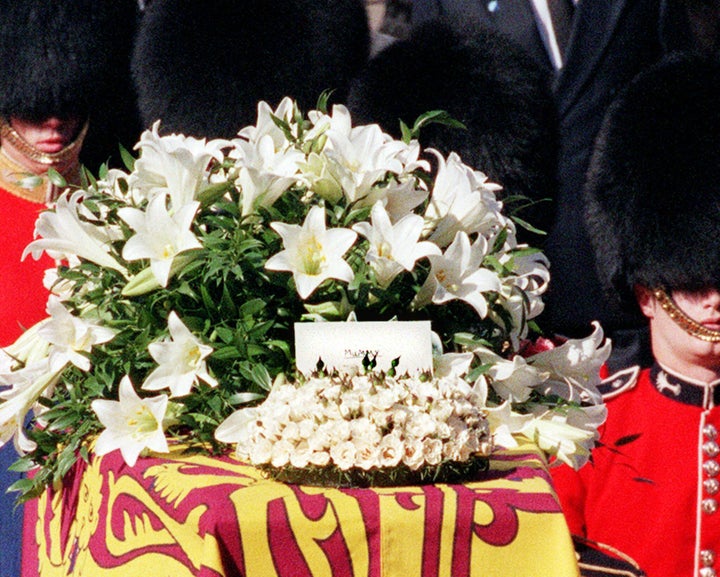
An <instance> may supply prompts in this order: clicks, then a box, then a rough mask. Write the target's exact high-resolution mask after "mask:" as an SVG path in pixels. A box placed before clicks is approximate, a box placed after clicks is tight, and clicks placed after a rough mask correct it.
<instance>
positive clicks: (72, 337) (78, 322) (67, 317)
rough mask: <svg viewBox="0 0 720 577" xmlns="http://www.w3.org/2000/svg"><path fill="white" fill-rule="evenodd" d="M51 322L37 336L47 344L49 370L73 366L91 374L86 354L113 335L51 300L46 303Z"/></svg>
mask: <svg viewBox="0 0 720 577" xmlns="http://www.w3.org/2000/svg"><path fill="white" fill-rule="evenodd" d="M47 312H48V314H49V315H50V318H49V319H48V321H47V322H46V323H44V324H43V325H42V326H40V327H39V328H38V335H39V336H40V337H42V338H43V339H45V340H46V341H47V342H48V343H50V345H51V347H50V354H49V361H50V368H51V370H58V369H60V368H61V367H63V366H65V365H66V364H67V363H72V364H73V365H75V366H76V367H78V368H79V369H81V370H83V371H88V370H90V359H88V358H87V356H86V355H84V354H83V353H89V352H90V351H91V350H92V348H93V347H94V346H95V345H99V344H102V343H106V342H108V341H110V340H112V339H113V337H114V336H115V331H114V330H113V329H110V328H108V327H104V326H102V325H100V324H97V323H94V322H90V321H88V320H86V319H83V318H79V317H76V316H75V315H73V314H71V313H70V311H68V310H67V309H66V308H65V306H64V305H63V304H62V302H61V301H60V300H59V299H58V298H57V297H54V296H50V298H49V299H48V303H47Z"/></svg>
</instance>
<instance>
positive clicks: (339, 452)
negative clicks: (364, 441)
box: [330, 441, 355, 470]
mask: <svg viewBox="0 0 720 577" xmlns="http://www.w3.org/2000/svg"><path fill="white" fill-rule="evenodd" d="M330 458H331V459H332V460H333V463H335V464H336V465H337V466H338V467H339V468H341V469H343V470H347V469H350V468H351V467H353V466H354V464H355V444H354V443H352V441H343V442H341V443H337V444H335V445H333V446H332V447H330Z"/></svg>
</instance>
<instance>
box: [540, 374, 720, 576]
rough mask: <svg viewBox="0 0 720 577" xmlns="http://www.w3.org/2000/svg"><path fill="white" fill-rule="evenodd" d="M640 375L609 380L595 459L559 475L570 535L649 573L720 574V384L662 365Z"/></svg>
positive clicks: (557, 481) (557, 471)
mask: <svg viewBox="0 0 720 577" xmlns="http://www.w3.org/2000/svg"><path fill="white" fill-rule="evenodd" d="M636 374H637V371H635V372H634V373H633V374H631V373H630V371H627V372H625V375H624V377H625V378H624V379H618V380H616V381H614V385H615V387H614V388H613V383H609V384H608V388H609V389H610V390H611V392H610V393H609V394H607V396H606V401H607V407H608V419H607V422H606V424H605V425H604V428H603V431H602V436H601V442H602V443H603V445H602V446H600V447H598V448H597V449H596V450H595V451H594V452H593V460H592V463H588V464H587V465H586V466H585V467H583V468H582V469H581V470H580V471H579V472H578V473H575V472H574V471H572V470H571V469H570V468H569V467H566V466H561V467H558V468H555V469H554V470H553V477H554V481H555V486H556V488H557V491H558V494H559V497H560V500H561V503H562V504H563V509H564V510H565V513H566V515H567V518H568V523H569V525H570V529H571V531H572V532H573V533H575V534H578V535H582V536H586V537H588V538H590V539H593V540H595V541H600V542H602V543H606V544H608V545H611V546H613V547H615V548H617V549H619V550H621V551H623V552H624V553H626V554H628V555H630V556H631V557H633V558H634V559H635V560H636V561H637V562H638V563H639V564H640V567H642V569H643V570H644V571H645V572H646V573H647V575H648V577H690V576H699V577H714V576H715V575H716V574H718V575H720V558H717V554H720V511H718V502H719V500H720V492H719V491H720V483H719V482H718V480H720V455H718V453H720V447H718V442H720V433H718V431H720V407H716V403H718V402H720V382H717V383H713V384H710V385H703V384H699V383H697V382H692V381H689V380H688V379H684V378H681V377H679V376H678V375H673V374H670V373H669V372H667V371H665V370H663V369H662V368H661V367H659V366H657V365H656V366H655V367H653V368H652V369H647V370H645V371H643V372H641V373H640V374H639V376H638V377H636ZM606 390H607V389H606Z"/></svg>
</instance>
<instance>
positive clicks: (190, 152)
mask: <svg viewBox="0 0 720 577" xmlns="http://www.w3.org/2000/svg"><path fill="white" fill-rule="evenodd" d="M159 128H160V121H159V120H158V121H156V122H155V123H154V124H153V125H152V128H151V130H146V131H145V132H143V133H142V135H141V137H140V142H138V143H137V145H136V146H135V148H136V149H139V150H140V153H141V154H140V158H138V159H137V161H135V169H134V171H133V172H132V174H130V176H129V178H128V183H129V185H130V188H131V189H132V190H133V194H134V197H136V198H138V199H148V200H151V199H153V198H154V197H156V196H169V197H170V200H171V204H172V207H173V208H174V209H177V208H179V207H181V206H186V205H187V204H189V203H191V202H192V201H193V200H195V199H196V198H197V195H198V194H199V193H200V192H202V190H204V189H205V188H207V187H208V186H210V182H209V177H210V174H209V171H208V170H207V168H208V165H209V164H210V162H211V161H212V160H217V161H218V162H222V160H223V158H224V155H223V152H222V149H223V148H225V147H227V146H229V145H230V142H229V141H227V140H221V139H218V140H210V141H206V140H205V139H204V138H203V139H197V138H192V137H190V136H184V135H181V134H171V135H168V136H160V134H159V133H158V130H159Z"/></svg>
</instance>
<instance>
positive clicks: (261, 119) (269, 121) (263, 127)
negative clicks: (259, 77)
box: [228, 97, 295, 157]
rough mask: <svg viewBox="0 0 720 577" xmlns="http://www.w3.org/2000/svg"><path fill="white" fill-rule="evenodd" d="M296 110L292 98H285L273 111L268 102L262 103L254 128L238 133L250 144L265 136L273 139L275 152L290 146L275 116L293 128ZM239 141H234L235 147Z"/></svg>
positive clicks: (231, 154) (250, 127)
mask: <svg viewBox="0 0 720 577" xmlns="http://www.w3.org/2000/svg"><path fill="white" fill-rule="evenodd" d="M294 109H295V103H294V102H293V101H292V99H291V98H288V97H285V98H283V99H282V100H281V101H280V104H278V107H277V108H276V109H275V110H273V109H272V108H271V107H270V105H269V104H268V103H267V102H264V101H260V102H259V103H258V106H257V122H256V123H255V125H254V126H246V127H244V128H243V129H242V130H240V132H239V133H238V136H240V138H242V139H245V140H247V141H249V142H257V141H258V140H260V139H261V138H263V137H265V136H270V138H272V141H273V144H274V148H275V150H280V149H281V148H284V147H286V146H287V144H288V140H287V138H286V137H285V133H284V132H283V131H282V130H281V129H280V127H279V126H278V125H277V124H275V121H274V120H273V116H274V117H275V118H279V119H280V120H282V121H284V122H286V123H287V124H288V125H289V126H291V127H293V126H294V122H293V111H294ZM236 144H237V141H236V140H233V145H236ZM228 156H231V157H232V156H233V153H232V152H231V153H229V154H228Z"/></svg>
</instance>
